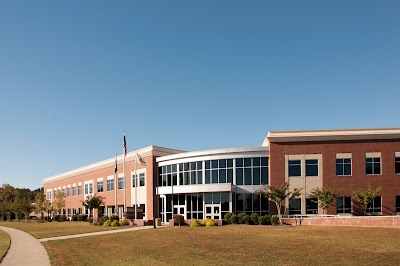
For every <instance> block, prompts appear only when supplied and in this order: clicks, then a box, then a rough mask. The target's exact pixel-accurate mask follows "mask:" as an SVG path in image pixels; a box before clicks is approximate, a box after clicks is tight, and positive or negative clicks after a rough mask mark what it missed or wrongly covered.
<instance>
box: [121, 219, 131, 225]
mask: <svg viewBox="0 0 400 266" xmlns="http://www.w3.org/2000/svg"><path fill="white" fill-rule="evenodd" d="M128 224H129V223H128V221H126V220H121V221H120V222H119V225H120V226H125V225H128Z"/></svg>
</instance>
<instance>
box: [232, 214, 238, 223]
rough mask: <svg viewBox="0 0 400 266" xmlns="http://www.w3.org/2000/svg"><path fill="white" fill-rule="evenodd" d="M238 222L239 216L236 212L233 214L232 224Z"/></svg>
mask: <svg viewBox="0 0 400 266" xmlns="http://www.w3.org/2000/svg"><path fill="white" fill-rule="evenodd" d="M237 223H238V216H237V215H236V214H232V215H231V224H237Z"/></svg>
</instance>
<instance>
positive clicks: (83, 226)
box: [0, 221, 124, 238]
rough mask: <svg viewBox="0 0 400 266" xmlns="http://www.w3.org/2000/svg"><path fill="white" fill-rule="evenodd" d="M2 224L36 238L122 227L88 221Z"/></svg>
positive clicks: (1, 223) (0, 223)
mask: <svg viewBox="0 0 400 266" xmlns="http://www.w3.org/2000/svg"><path fill="white" fill-rule="evenodd" d="M0 225H2V226H8V227H12V228H16V229H19V230H22V231H24V232H27V233H29V234H31V235H33V236H34V237H36V238H47V237H53V236H65V235H75V234H83V233H91V232H98V231H107V230H113V229H122V228H124V227H110V226H108V227H104V226H94V225H90V224H89V223H88V222H50V223H49V222H45V223H38V222H36V221H30V222H25V221H22V222H0Z"/></svg>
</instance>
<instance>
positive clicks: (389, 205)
mask: <svg viewBox="0 0 400 266" xmlns="http://www.w3.org/2000/svg"><path fill="white" fill-rule="evenodd" d="M138 153H139V154H140V155H141V156H142V157H144V158H145V160H146V161H147V165H146V166H144V165H142V164H139V163H136V161H135V160H136V154H135V153H134V152H131V153H128V154H127V156H126V158H125V160H126V169H125V172H126V175H127V178H126V180H125V183H126V189H125V187H124V173H123V165H122V161H123V157H122V156H119V157H118V158H117V160H118V171H117V174H116V175H114V164H115V158H110V159H108V160H105V161H101V162H98V163H94V164H91V165H88V166H85V167H82V168H78V169H75V170H71V171H69V172H66V173H62V174H59V175H55V176H52V177H49V178H46V179H44V191H45V193H46V197H47V199H49V200H51V201H53V200H54V195H55V194H56V193H58V192H61V193H64V194H65V195H66V206H65V210H64V213H65V214H66V215H67V216H69V217H70V216H72V215H73V214H80V213H85V211H86V210H84V208H83V207H82V203H81V201H82V200H84V199H85V198H86V196H88V195H94V194H96V193H97V194H98V195H102V196H104V197H105V198H106V200H105V206H104V207H103V208H102V210H101V211H102V213H103V214H106V215H111V214H113V213H118V214H119V215H120V216H121V215H122V213H123V212H124V209H125V208H126V207H131V206H135V204H137V205H136V206H138V207H141V208H143V209H144V219H145V220H152V219H153V218H154V217H160V218H161V219H162V220H163V221H164V222H165V221H168V220H169V219H171V218H172V216H173V214H176V213H178V214H182V215H184V217H185V219H194V218H197V219H204V218H206V217H211V218H214V219H223V215H224V213H226V212H236V213H239V212H246V213H253V212H256V213H259V214H260V215H261V214H267V213H269V214H274V213H276V210H275V209H274V204H271V203H270V202H268V201H266V200H265V198H263V197H261V196H259V195H257V193H256V191H257V190H258V189H259V188H260V186H261V185H262V184H271V185H280V184H283V183H284V182H289V183H290V186H291V188H302V191H303V193H302V195H301V196H300V197H299V198H297V199H293V200H292V201H291V202H290V203H289V202H287V205H288V206H289V208H288V213H287V214H318V213H320V214H321V213H322V212H321V210H319V209H318V206H317V204H315V203H313V202H312V201H310V200H309V199H308V197H307V195H308V194H309V193H310V191H311V190H312V189H314V188H317V187H320V188H322V187H325V188H332V189H340V190H342V191H343V195H340V196H339V197H338V198H337V199H336V201H335V202H334V205H333V206H331V207H330V208H329V209H328V214H338V215H352V214H353V215H357V214H360V212H361V208H360V207H361V206H359V205H358V203H357V202H356V201H355V199H354V196H353V192H354V191H357V190H360V189H363V188H366V187H367V186H368V185H371V186H372V188H377V187H381V188H382V191H381V194H380V196H379V197H378V198H376V199H375V200H374V202H373V204H372V205H371V206H369V207H370V208H369V209H368V211H369V213H370V214H375V215H395V214H396V213H399V212H400V180H398V179H399V178H400V129H397V128H383V129H350V130H312V131H271V132H269V133H268V135H267V136H266V138H265V141H264V143H263V145H262V146H261V147H247V148H229V149H217V150H206V151H195V152H183V151H180V150H174V149H168V148H161V147H155V146H150V147H147V148H144V149H141V150H138ZM134 164H136V169H137V171H136V176H135V174H134V173H135V171H134V169H135V165H134ZM136 178H137V181H138V182H137V186H135V185H134V184H135V180H136ZM125 190H126V191H125Z"/></svg>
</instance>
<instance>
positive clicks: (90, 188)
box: [89, 183, 93, 194]
mask: <svg viewBox="0 0 400 266" xmlns="http://www.w3.org/2000/svg"><path fill="white" fill-rule="evenodd" d="M89 193H90V194H92V193H93V183H90V184H89Z"/></svg>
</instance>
